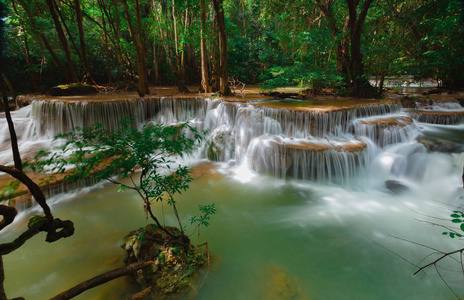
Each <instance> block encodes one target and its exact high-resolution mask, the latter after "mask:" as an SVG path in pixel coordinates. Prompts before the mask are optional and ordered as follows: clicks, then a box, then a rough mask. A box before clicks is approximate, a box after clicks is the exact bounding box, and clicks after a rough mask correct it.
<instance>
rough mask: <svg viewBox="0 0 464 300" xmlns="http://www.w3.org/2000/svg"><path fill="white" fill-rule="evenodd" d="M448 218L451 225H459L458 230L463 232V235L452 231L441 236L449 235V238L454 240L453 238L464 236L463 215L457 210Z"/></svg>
mask: <svg viewBox="0 0 464 300" xmlns="http://www.w3.org/2000/svg"><path fill="white" fill-rule="evenodd" d="M450 217H451V218H452V219H451V222H452V223H453V224H460V226H459V229H460V230H461V231H462V232H463V233H458V232H456V231H453V232H443V235H449V237H450V238H453V239H454V238H455V237H460V238H461V237H463V235H464V213H463V212H462V211H459V210H455V211H453V213H452V214H451V215H450Z"/></svg>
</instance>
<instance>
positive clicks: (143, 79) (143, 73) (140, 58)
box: [122, 0, 150, 97]
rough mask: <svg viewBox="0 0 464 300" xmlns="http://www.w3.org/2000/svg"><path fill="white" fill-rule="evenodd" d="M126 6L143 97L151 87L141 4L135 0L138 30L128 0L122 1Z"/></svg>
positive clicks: (139, 89)
mask: <svg viewBox="0 0 464 300" xmlns="http://www.w3.org/2000/svg"><path fill="white" fill-rule="evenodd" d="M122 3H123V6H124V14H125V15H126V20H127V26H128V28H129V32H130V36H131V39H132V42H133V43H134V47H135V53H136V56H137V74H138V77H139V82H138V90H137V91H138V92H139V95H140V96H141V97H143V96H144V95H147V94H150V88H149V85H148V71H147V67H146V59H145V57H146V55H145V46H144V43H143V40H144V39H143V33H142V25H141V20H140V4H139V0H135V2H134V3H135V7H134V9H135V21H136V24H137V25H136V26H137V31H135V29H134V26H133V25H132V21H131V17H130V13H129V7H128V5H127V0H123V1H122Z"/></svg>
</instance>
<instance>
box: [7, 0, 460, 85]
mask: <svg viewBox="0 0 464 300" xmlns="http://www.w3.org/2000/svg"><path fill="white" fill-rule="evenodd" d="M138 2H139V3H140V5H139V12H140V23H141V27H142V28H141V30H142V33H141V36H142V40H143V49H144V51H145V52H146V53H145V61H144V65H145V66H146V68H147V69H148V74H149V77H150V80H151V82H155V83H156V84H177V83H179V81H184V80H185V83H186V84H198V83H199V82H200V75H199V74H200V68H201V66H200V63H199V62H200V38H201V22H200V8H199V2H198V1H177V0H176V1H147V0H138ZM351 2H352V1H351ZM365 2H366V1H356V3H359V6H361V5H362V4H363V3H365ZM79 3H80V9H81V10H82V15H83V20H82V21H83V22H82V23H83V24H82V26H83V29H84V33H85V35H84V43H81V41H80V36H79V30H78V22H77V17H76V10H75V6H74V5H73V4H72V3H71V2H70V1H57V2H55V5H56V7H55V12H57V13H59V17H60V19H59V23H60V25H61V26H62V27H63V30H64V32H65V34H66V38H67V40H68V41H69V48H70V50H69V52H70V53H69V55H70V58H71V61H72V65H73V66H74V68H75V69H76V72H77V73H78V78H79V79H81V78H83V75H84V73H85V70H84V66H83V57H82V56H83V54H82V50H83V49H82V48H83V46H84V45H85V47H86V48H87V56H88V62H89V68H90V73H91V74H92V78H93V80H94V81H95V82H96V83H97V84H106V83H110V82H113V83H114V82H127V81H137V80H139V79H140V76H139V75H138V69H137V67H138V62H137V53H136V52H137V50H136V49H137V47H136V45H135V44H134V41H133V40H132V38H131V36H132V33H131V28H130V26H129V24H131V25H132V27H134V28H135V27H136V23H137V22H136V20H135V16H136V6H135V3H134V1H125V2H121V1H115V0H109V1H103V0H97V1H88V0H80V1H79ZM123 3H127V11H128V13H129V15H130V16H132V17H131V18H130V20H129V22H128V21H127V20H126V15H125V7H124V5H123ZM347 3H348V2H347V1H346V0H344V1H342V0H334V1H326V0H321V1H304V0H295V1H276V0H269V1H264V0H224V12H225V17H226V20H225V23H226V31H227V37H228V70H229V73H230V75H231V76H232V77H234V78H237V79H239V80H240V81H242V82H245V83H247V84H251V83H262V86H263V88H264V89H272V88H274V87H279V86H286V85H289V84H313V83H314V84H316V85H318V84H319V81H321V82H322V83H321V85H322V86H324V85H325V84H328V86H330V87H335V88H336V87H337V86H339V84H340V77H350V76H352V77H353V76H354V75H353V74H351V73H352V72H346V71H343V72H345V73H343V72H342V71H341V70H340V69H339V67H340V63H341V61H342V60H340V59H339V58H338V56H339V53H338V50H337V48H338V46H339V45H340V43H341V42H343V41H345V40H346V38H348V42H350V41H349V31H348V30H346V29H344V27H346V26H344V25H345V23H346V21H347V12H348V6H347ZM211 4H212V3H211V1H210V0H205V5H206V10H207V12H206V15H207V20H206V27H207V28H211V30H207V32H205V33H204V37H205V39H206V48H207V56H208V57H209V61H208V65H209V69H208V72H209V74H210V75H211V76H213V75H214V74H215V72H216V70H214V68H213V67H214V66H215V65H216V66H217V60H218V55H217V50H218V39H217V32H216V26H215V25H214V12H213V9H212V5H211ZM328 5H330V7H331V12H332V14H333V19H330V18H329V16H328V15H327V14H326V12H323V8H324V7H326V6H328ZM7 6H8V9H9V11H8V13H9V15H8V17H7V18H6V19H5V22H6V23H7V27H6V29H5V40H6V41H7V43H6V45H5V51H4V53H5V63H4V64H3V66H4V70H3V72H4V73H5V74H6V76H7V77H8V78H9V80H10V81H11V82H12V83H13V86H16V87H17V88H18V89H19V90H20V91H22V92H27V91H32V90H47V89H48V88H50V87H51V86H56V85H58V84H61V83H63V78H64V77H63V73H66V72H67V71H66V70H67V68H68V66H66V63H65V61H66V51H64V49H63V48H62V46H61V45H60V39H59V38H58V34H57V29H56V25H55V23H54V21H53V18H52V15H51V10H50V8H49V7H48V6H47V2H46V1H45V0H31V1H25V0H12V1H7ZM358 8H360V7H358ZM463 9H464V3H463V2H462V1H460V0H451V1H441V0H425V1H418V0H407V1H406V0H395V1H392V0H378V1H372V4H371V5H370V8H369V11H368V14H367V16H366V20H365V23H364V26H363V30H362V34H361V41H360V47H361V52H362V54H363V62H364V66H365V70H364V73H365V74H364V75H365V76H367V77H370V76H377V77H382V76H386V75H402V74H412V75H415V76H416V78H418V79H421V78H434V79H440V80H442V81H443V84H444V85H447V86H450V87H460V86H461V87H462V86H464V75H463V74H462V72H461V69H462V66H463V65H464V56H463V55H462V53H464V39H462V36H463V33H464V14H463V13H462V11H463ZM357 13H358V16H359V13H360V9H358V11H357ZM334 28H335V29H337V28H338V31H337V30H335V29H334ZM47 44H48V45H49V46H47ZM351 50H352V49H351ZM351 50H349V51H348V53H349V52H350V51H351ZM345 52H346V51H345ZM60 65H61V66H60ZM279 73H282V74H281V75H278V76H276V74H279ZM24 74H27V79H26V80H25V76H24ZM161 74H162V76H161ZM358 77H360V76H358V75H356V76H354V79H353V78H352V79H353V80H354V81H356V80H357V79H356V78H358ZM361 77H362V76H361ZM363 78H364V77H363ZM326 82H328V83H326Z"/></svg>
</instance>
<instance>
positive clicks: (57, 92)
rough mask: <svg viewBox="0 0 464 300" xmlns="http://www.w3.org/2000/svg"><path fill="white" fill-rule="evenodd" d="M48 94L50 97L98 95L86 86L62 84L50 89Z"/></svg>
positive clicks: (89, 86)
mask: <svg viewBox="0 0 464 300" xmlns="http://www.w3.org/2000/svg"><path fill="white" fill-rule="evenodd" d="M48 93H49V94H50V96H77V95H88V94H96V93H98V91H97V89H95V88H94V87H93V86H91V85H88V84H80V83H74V84H63V85H57V86H54V87H52V88H51V89H50V90H49V91H48Z"/></svg>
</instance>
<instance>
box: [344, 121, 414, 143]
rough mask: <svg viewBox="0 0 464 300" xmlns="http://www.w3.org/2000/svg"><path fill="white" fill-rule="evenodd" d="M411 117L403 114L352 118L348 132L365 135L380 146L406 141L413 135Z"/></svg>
mask: <svg viewBox="0 0 464 300" xmlns="http://www.w3.org/2000/svg"><path fill="white" fill-rule="evenodd" d="M414 128H415V124H414V121H413V119H412V118H410V117H408V116H403V115H397V116H391V117H374V118H368V119H357V120H354V121H353V123H352V124H351V126H350V128H349V132H350V133H352V134H354V135H356V136H366V137H368V138H369V139H371V140H372V141H374V143H376V144H377V145H378V146H380V147H384V146H387V145H391V144H395V143H401V142H407V141H409V140H411V139H412V138H413V137H414V136H415V135H416V133H415V131H414V130H413V129H414Z"/></svg>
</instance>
